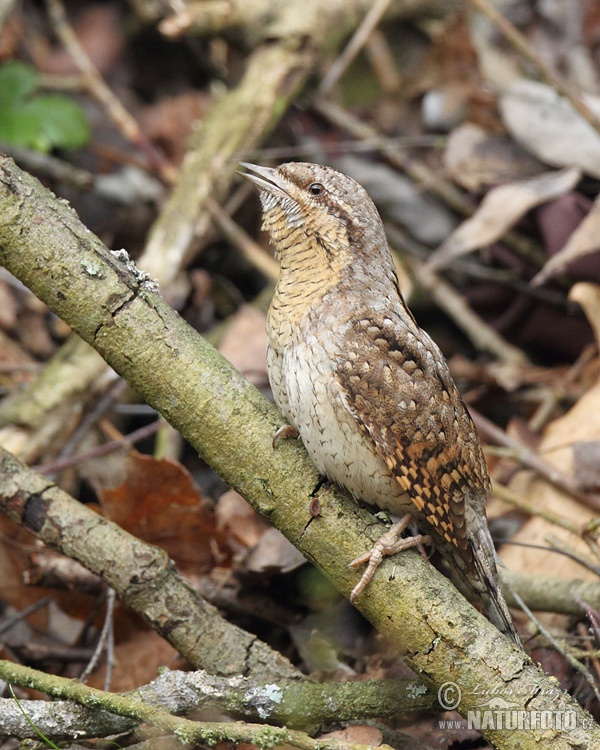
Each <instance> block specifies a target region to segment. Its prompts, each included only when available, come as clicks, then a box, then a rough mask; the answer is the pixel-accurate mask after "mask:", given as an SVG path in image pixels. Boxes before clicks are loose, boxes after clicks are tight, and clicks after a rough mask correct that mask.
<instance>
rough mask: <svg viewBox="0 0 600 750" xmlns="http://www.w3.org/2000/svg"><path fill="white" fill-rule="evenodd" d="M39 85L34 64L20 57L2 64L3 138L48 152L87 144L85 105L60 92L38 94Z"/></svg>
mask: <svg viewBox="0 0 600 750" xmlns="http://www.w3.org/2000/svg"><path fill="white" fill-rule="evenodd" d="M37 85H38V75H37V73H36V71H35V70H34V69H33V68H32V67H31V66H30V65H27V64H26V63H22V62H19V61H17V60H11V61H10V62H7V63H5V64H4V65H0V140H1V141H5V142H6V143H10V144H12V145H14V146H23V147H24V148H34V149H36V150H38V151H44V152H45V151H50V149H52V148H55V147H57V148H79V147H80V146H84V145H85V144H86V143H87V142H88V141H89V139H90V126H89V124H88V121H87V117H86V116H85V113H84V111H83V109H82V108H81V107H80V106H79V104H77V102H75V101H73V100H72V99H69V98H67V97H66V96H61V95H59V94H43V95H41V96H34V95H33V94H34V92H35V90H36V88H37Z"/></svg>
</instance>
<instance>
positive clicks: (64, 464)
mask: <svg viewBox="0 0 600 750" xmlns="http://www.w3.org/2000/svg"><path fill="white" fill-rule="evenodd" d="M163 424H164V422H163V420H162V419H157V420H156V421H154V422H151V423H150V424H147V425H145V426H144V427H140V428H139V429H138V430H134V431H133V432H130V433H129V435H124V436H123V437H122V438H119V439H118V440H109V441H108V442H107V443H103V444H102V445H99V446H97V447H96V448H92V449H91V450H89V451H86V452H85V453H78V454H77V455H76V456H69V457H68V458H64V459H62V460H59V461H53V462H52V463H51V464H46V465H45V466H36V467H34V468H35V470H36V471H39V472H40V474H44V475H45V476H47V475H49V474H55V473H56V472H58V471H63V469H69V468H71V467H72V466H77V465H78V464H81V463H83V462H84V461H89V460H91V459H92V458H99V457H100V456H106V455H107V454H108V453H113V452H114V451H116V450H119V449H120V448H128V447H129V446H130V445H133V444H134V443H138V442H139V441H140V440H144V438H147V437H149V436H150V435H153V434H154V433H155V432H157V431H158V430H159V429H160V428H161V426H162V425H163Z"/></svg>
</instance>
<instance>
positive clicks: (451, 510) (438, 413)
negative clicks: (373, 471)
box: [335, 311, 489, 561]
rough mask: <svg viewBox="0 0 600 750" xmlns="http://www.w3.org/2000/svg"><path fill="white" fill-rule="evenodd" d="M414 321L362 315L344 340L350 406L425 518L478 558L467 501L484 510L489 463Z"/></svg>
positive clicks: (340, 367)
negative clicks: (468, 523)
mask: <svg viewBox="0 0 600 750" xmlns="http://www.w3.org/2000/svg"><path fill="white" fill-rule="evenodd" d="M407 323H408V324H407ZM411 324H412V325H411ZM414 326H415V324H414V323H412V321H410V322H409V321H407V320H404V319H402V318H400V317H398V318H396V317H395V316H392V315H389V316H388V315H385V316H384V315H381V316H380V318H379V319H377V317H374V315H373V313H372V311H370V313H369V317H368V318H366V317H365V318H364V319H362V320H361V319H359V320H356V324H355V325H354V326H353V327H352V329H351V330H350V331H349V332H348V334H347V335H346V336H345V337H344V340H343V341H342V342H341V351H342V352H343V355H342V356H340V357H338V358H337V362H336V365H337V367H336V373H335V377H336V379H337V382H338V384H339V387H340V389H341V393H342V398H343V400H344V402H345V405H346V407H347V408H348V410H349V411H350V412H351V413H352V415H353V416H354V418H355V419H356V421H357V422H358V424H359V426H360V429H361V431H362V432H363V434H364V435H365V436H366V437H368V439H369V440H371V441H372V444H373V445H374V447H375V449H376V450H377V452H378V454H379V455H380V456H381V458H382V459H383V460H384V461H385V462H386V464H387V466H388V467H389V469H390V470H391V471H392V473H393V474H394V476H395V477H396V479H397V480H398V482H399V483H400V485H401V487H402V488H403V489H404V490H405V492H406V493H407V494H408V496H409V497H410V498H411V500H412V501H413V503H414V505H415V506H416V508H417V510H418V513H417V516H418V517H421V518H424V519H425V520H426V521H427V523H429V524H430V525H431V527H433V529H435V531H437V533H438V534H440V535H441V536H443V537H444V538H445V539H446V541H447V542H448V543H449V544H450V545H451V546H452V547H454V548H455V549H457V551H458V552H459V553H460V555H461V557H463V559H465V560H467V561H470V560H471V559H472V551H471V547H470V545H469V544H468V539H467V527H466V520H467V519H466V518H465V498H466V497H468V498H469V501H470V503H471V504H472V505H474V506H475V507H477V504H478V503H479V504H480V509H481V512H483V503H484V501H485V496H486V494H487V492H488V491H489V477H488V472H487V467H486V464H485V460H484V457H483V453H482V450H481V446H480V443H479V438H478V436H477V432H476V430H475V427H474V425H473V422H472V420H471V418H470V416H469V414H468V412H467V410H466V407H465V405H464V403H463V401H462V400H461V398H460V395H459V393H458V391H457V389H456V386H455V385H454V382H453V381H452V378H451V376H450V373H449V371H448V368H447V365H446V362H445V360H444V358H443V356H442V354H441V352H440V351H439V349H438V347H437V346H436V345H435V344H434V343H433V342H432V341H431V339H429V337H428V336H427V335H426V334H424V333H423V332H422V331H419V330H418V329H416V328H415V327H414Z"/></svg>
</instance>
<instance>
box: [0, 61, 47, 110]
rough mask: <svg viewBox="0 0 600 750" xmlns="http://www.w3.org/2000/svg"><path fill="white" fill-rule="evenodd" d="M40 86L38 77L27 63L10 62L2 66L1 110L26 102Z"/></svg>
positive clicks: (0, 83) (0, 79)
mask: <svg viewBox="0 0 600 750" xmlns="http://www.w3.org/2000/svg"><path fill="white" fill-rule="evenodd" d="M37 85H38V75H37V73H36V72H35V70H34V69H33V68H32V67H31V66H30V65H27V64H26V63H23V62H19V61H18V60H10V61H9V62H6V63H4V64H3V65H0V108H2V109H4V108H5V107H12V106H15V105H16V104H17V103H18V102H24V101H25V100H26V99H27V97H28V96H29V95H30V94H32V93H33V92H34V91H35V89H36V88H37Z"/></svg>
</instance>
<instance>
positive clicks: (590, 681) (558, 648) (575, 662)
mask: <svg viewBox="0 0 600 750" xmlns="http://www.w3.org/2000/svg"><path fill="white" fill-rule="evenodd" d="M511 594H512V596H513V597H514V599H515V601H516V602H517V603H518V605H519V607H521V609H522V610H523V612H525V614H526V615H527V616H528V617H529V619H530V620H531V622H533V623H534V624H535V626H536V628H537V629H538V630H539V632H540V633H541V634H542V635H543V636H544V638H546V639H547V640H548V642H549V643H551V644H552V645H553V646H554V648H555V649H556V651H557V652H558V653H559V654H562V655H563V656H564V657H565V659H566V660H567V661H568V662H569V664H570V665H571V666H572V667H573V669H575V670H576V671H577V672H579V674H581V675H583V677H584V679H585V680H586V682H587V683H588V684H589V685H590V687H591V688H592V690H593V691H594V695H595V696H596V699H597V700H598V701H600V693H599V692H598V688H597V686H596V682H595V681H594V677H593V676H592V674H591V673H590V671H589V670H588V669H587V667H586V666H585V665H584V664H582V663H581V662H580V661H578V660H577V659H576V658H575V657H574V656H573V655H572V654H571V653H570V652H569V650H568V649H567V648H564V647H563V646H562V645H561V644H560V643H559V642H558V641H557V640H556V638H555V637H554V636H553V635H552V633H550V631H549V630H548V629H547V628H545V627H544V626H543V625H542V623H541V622H540V621H539V620H538V618H537V617H536V616H535V615H534V614H533V612H532V611H531V610H530V609H529V607H528V606H527V605H526V604H525V602H524V601H523V600H522V599H521V597H520V596H519V595H518V594H517V593H515V592H514V591H511Z"/></svg>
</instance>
